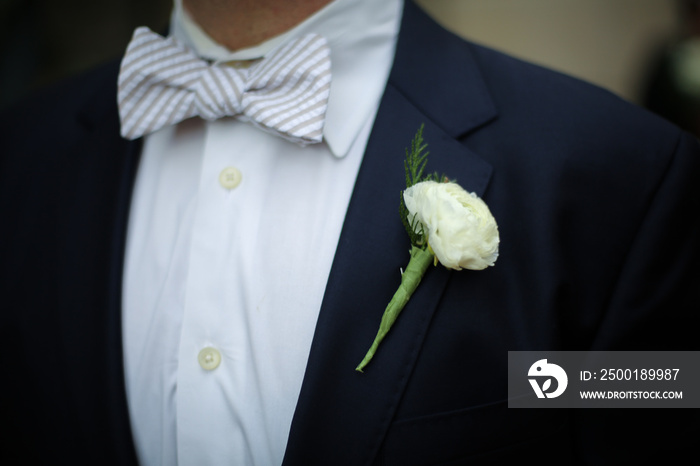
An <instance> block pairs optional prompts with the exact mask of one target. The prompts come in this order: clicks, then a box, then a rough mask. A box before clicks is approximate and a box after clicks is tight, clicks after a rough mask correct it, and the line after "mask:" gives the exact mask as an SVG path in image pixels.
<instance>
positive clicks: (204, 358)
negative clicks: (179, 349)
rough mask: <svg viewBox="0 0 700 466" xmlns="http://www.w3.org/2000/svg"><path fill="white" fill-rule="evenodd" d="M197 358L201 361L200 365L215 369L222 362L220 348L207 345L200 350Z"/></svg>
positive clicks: (211, 369) (203, 367)
mask: <svg viewBox="0 0 700 466" xmlns="http://www.w3.org/2000/svg"><path fill="white" fill-rule="evenodd" d="M197 360H198V361H199V365H200V366H202V369H204V370H207V371H213V370H214V369H216V368H217V367H219V364H220V363H221V353H219V350H217V349H216V348H212V347H211V346H207V347H206V348H204V349H202V351H200V352H199V356H197Z"/></svg>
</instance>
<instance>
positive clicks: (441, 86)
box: [284, 2, 496, 465]
mask: <svg viewBox="0 0 700 466" xmlns="http://www.w3.org/2000/svg"><path fill="white" fill-rule="evenodd" d="M435 44H439V45H438V47H439V49H438V50H437V51H436V50H434V48H435ZM495 117H496V110H495V106H494V105H493V102H492V100H491V98H490V96H489V94H488V91H487V89H486V85H485V83H484V81H483V79H482V77H481V75H480V73H479V70H478V67H477V64H476V62H475V60H474V57H473V56H472V54H471V51H470V46H469V45H468V44H466V43H465V42H463V41H462V40H460V39H458V38H456V37H454V36H452V35H451V34H449V33H447V32H446V31H445V30H443V29H442V28H441V27H439V26H438V25H437V24H435V23H434V22H433V21H432V20H430V19H429V18H428V17H427V16H425V14H424V13H422V12H421V11H420V10H419V9H418V8H417V7H416V6H415V5H413V4H412V3H411V2H407V4H406V6H405V9H404V15H403V18H402V26H401V32H400V35H399V41H398V44H397V52H396V57H395V62H394V65H393V69H392V72H391V75H390V79H389V83H388V85H387V88H386V90H385V94H384V96H383V98H382V103H381V105H380V108H379V112H378V114H377V118H376V120H375V124H374V128H373V132H372V135H371V136H370V139H369V142H368V146H367V150H366V152H365V157H364V159H363V163H362V166H361V168H360V172H359V174H358V178H357V182H356V185H355V190H354V192H353V197H352V199H351V202H350V206H349V208H348V212H347V214H346V220H345V224H344V227H343V231H342V234H341V237H340V240H339V243H338V248H337V251H336V257H335V260H334V263H333V267H332V269H331V273H330V276H329V280H328V285H327V288H326V294H325V296H324V300H323V305H322V308H321V312H320V315H319V319H318V323H317V326H316V333H315V335H314V340H313V343H312V347H311V353H310V356H309V361H308V365H307V370H306V374H305V378H304V382H303V385H302V389H301V394H300V397H299V402H298V404H297V410H296V412H295V415H294V419H293V422H292V428H291V432H290V437H289V442H288V446H287V451H286V454H285V461H284V464H285V465H293V464H338V465H342V464H352V465H361V464H370V463H372V461H373V460H374V458H375V457H376V455H377V453H378V451H379V447H380V445H381V442H382V439H383V438H384V436H385V434H386V432H387V429H388V427H389V425H390V423H391V421H392V418H393V416H394V414H395V412H396V409H397V407H398V404H399V401H400V399H401V395H402V393H403V391H404V389H405V387H406V384H407V383H408V381H409V379H410V376H411V373H412V371H413V369H414V366H415V364H416V361H417V359H418V356H419V352H420V347H421V344H422V341H423V339H424V337H425V335H426V332H427V328H428V325H429V323H430V320H431V317H432V315H433V312H434V311H435V309H436V307H437V304H438V302H439V300H440V296H441V295H442V292H443V290H444V289H445V286H446V285H447V282H448V279H449V276H450V273H449V272H448V271H447V270H446V269H444V268H443V267H436V268H431V269H429V270H428V272H427V273H426V276H425V277H424V279H423V281H422V283H421V284H420V286H419V288H418V290H417V291H416V292H415V294H414V295H413V297H412V298H411V300H410V301H409V303H408V305H407V306H406V307H405V308H404V310H403V312H402V314H401V316H400V317H399V319H398V321H397V323H396V324H395V325H394V327H393V328H392V330H391V332H390V334H389V335H388V336H387V338H386V339H385V340H384V341H383V342H382V344H381V346H380V348H379V351H378V352H377V354H376V356H375V358H374V360H373V361H372V362H371V363H370V364H369V366H368V367H367V368H366V370H365V372H364V373H359V372H356V371H355V370H354V368H355V367H356V365H357V364H358V363H359V362H360V360H361V359H362V357H363V356H364V354H365V352H366V351H367V349H368V348H369V346H370V344H371V342H372V340H373V338H374V336H375V334H376V332H377V329H378V326H379V321H380V319H381V315H382V313H383V311H384V308H385V306H386V304H387V303H388V302H389V300H390V299H391V297H392V295H393V293H394V292H395V291H396V289H397V287H398V284H399V282H400V272H399V270H400V268H402V267H405V266H406V264H407V263H408V258H409V256H408V249H409V247H410V244H409V242H408V238H407V235H406V233H405V231H404V230H403V226H402V225H401V221H400V219H399V217H398V204H399V194H400V192H401V190H402V189H403V188H405V181H404V180H405V178H404V173H403V160H404V155H405V153H404V148H406V147H408V146H409V145H410V141H411V139H412V138H413V135H414V134H415V132H416V130H417V129H418V127H419V126H420V125H421V124H425V129H424V138H425V140H426V141H427V142H428V144H429V146H428V150H429V151H430V155H429V157H428V158H429V162H428V165H429V166H428V169H429V170H430V171H438V172H440V173H442V172H444V173H445V174H446V175H448V176H450V177H451V178H456V179H457V180H458V181H459V183H460V185H462V186H463V187H464V188H465V189H467V190H468V191H474V192H476V193H477V194H479V195H483V194H484V192H485V191H486V188H487V185H488V180H489V178H490V176H491V171H492V169H491V166H490V165H489V164H488V163H486V162H484V161H483V160H482V159H481V158H479V156H477V155H476V154H474V153H472V152H471V151H469V150H468V149H467V148H466V147H464V146H463V145H462V144H461V143H460V142H459V141H457V140H456V139H455V138H456V137H458V136H462V135H465V134H467V133H469V132H470V131H473V130H475V129H476V128H478V127H480V126H482V125H484V124H486V123H488V122H489V121H490V120H492V119H494V118H495Z"/></svg>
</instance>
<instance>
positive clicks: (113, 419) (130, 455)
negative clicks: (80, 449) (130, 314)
mask: <svg viewBox="0 0 700 466" xmlns="http://www.w3.org/2000/svg"><path fill="white" fill-rule="evenodd" d="M116 65H118V63H116ZM117 70H118V67H116V66H114V67H111V68H107V71H105V72H104V75H103V76H102V78H103V79H102V80H101V81H100V83H102V85H103V87H102V88H100V89H97V90H96V91H95V92H94V96H96V98H94V99H91V100H89V101H88V102H89V103H88V104H87V105H86V106H85V108H84V109H83V111H82V112H81V113H80V114H79V115H78V118H77V120H78V123H79V125H80V126H81V127H82V129H83V131H84V137H83V138H82V140H81V145H80V148H79V150H80V155H79V157H82V158H83V160H85V161H86V162H85V163H94V164H99V167H97V168H94V167H93V168H91V169H90V170H88V171H89V172H90V173H104V174H105V179H104V185H105V189H104V190H102V191H101V192H102V193H103V194H102V198H101V201H100V202H99V204H100V205H101V208H100V210H103V211H104V212H105V213H104V218H103V220H104V221H105V222H108V223H109V226H108V227H107V228H101V229H100V230H99V232H96V235H103V236H102V237H101V238H100V240H99V241H96V243H97V244H100V245H107V246H106V248H107V249H108V250H107V251H105V252H99V253H96V252H95V251H82V255H83V256H85V257H91V256H92V255H94V254H99V255H101V256H102V255H104V256H105V257H108V260H106V261H104V263H102V264H100V267H101V268H100V270H99V271H95V273H94V276H95V277H96V281H95V284H94V285H93V288H94V289H95V290H96V292H95V293H96V295H97V296H99V299H100V300H101V301H102V302H101V304H102V306H103V307H102V309H104V311H105V313H104V314H101V315H100V316H99V318H97V317H93V320H94V319H98V320H99V324H97V325H95V324H92V325H90V326H89V328H90V332H98V335H99V337H97V338H94V340H100V341H101V342H102V347H101V351H100V357H101V358H102V361H100V363H99V364H95V365H93V367H101V368H103V370H104V372H103V373H102V374H101V377H96V379H97V380H100V383H102V384H103V385H102V387H104V393H105V394H106V399H107V400H108V403H106V406H104V412H103V413H101V414H100V415H101V416H104V417H105V418H106V421H107V422H106V425H108V426H109V429H110V432H109V433H108V438H109V439H110V440H111V442H110V446H111V447H112V448H113V451H112V452H106V453H105V454H106V455H107V456H109V457H110V458H111V460H113V462H114V464H120V465H134V464H136V463H137V460H136V453H135V449H134V445H133V440H132V435H131V427H130V423H129V414H128V408H127V400H126V391H125V381H124V366H123V351H122V332H121V302H122V300H121V291H122V269H123V264H124V253H125V245H126V232H127V223H128V217H129V208H130V203H131V194H132V191H133V184H134V180H135V176H136V169H137V166H138V162H139V158H140V153H141V141H142V140H141V139H139V140H136V141H126V140H124V139H123V138H122V137H121V136H119V117H118V112H117V109H116V101H114V100H113V99H110V100H109V101H107V100H106V99H102V98H100V97H99V96H109V95H113V91H111V89H112V88H113V87H114V83H116V75H117ZM106 87H109V88H110V89H109V90H106V89H104V88H106ZM110 91H111V92H110ZM90 161H94V162H90ZM86 202H88V203H93V204H94V203H95V202H96V200H95V199H88V200H86ZM81 210H83V211H85V212H89V211H90V210H89V207H85V208H82V209H81ZM86 215H90V214H86ZM95 215H96V214H95ZM76 256H78V255H77V254H76ZM99 277H107V282H106V283H104V282H103V281H102V280H99V279H98V278H99ZM68 309H69V310H72V311H71V312H70V313H66V314H65V315H64V316H63V317H64V319H63V324H64V325H65V326H66V328H67V329H68V328H73V327H75V325H79V324H80V322H77V323H74V322H72V321H73V319H75V316H74V314H75V308H74V307H72V306H69V307H68ZM91 309H92V308H91ZM90 314H91V315H94V314H95V313H94V309H92V312H90ZM66 331H68V330H66ZM69 344H71V345H73V346H74V347H75V352H76V353H80V352H81V351H83V350H84V347H86V346H88V345H83V342H82V340H80V339H73V340H71V341H70V342H69ZM83 377H84V375H83Z"/></svg>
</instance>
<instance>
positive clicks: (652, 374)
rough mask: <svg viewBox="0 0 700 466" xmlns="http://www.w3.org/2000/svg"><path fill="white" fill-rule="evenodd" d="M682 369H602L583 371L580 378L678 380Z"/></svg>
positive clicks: (584, 379)
mask: <svg viewBox="0 0 700 466" xmlns="http://www.w3.org/2000/svg"><path fill="white" fill-rule="evenodd" d="M679 371H680V369H601V370H600V377H598V372H591V371H581V372H580V378H581V380H583V381H586V380H609V381H614V380H676V379H677V377H678V372H679Z"/></svg>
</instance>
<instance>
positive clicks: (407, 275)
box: [355, 246, 434, 372]
mask: <svg viewBox="0 0 700 466" xmlns="http://www.w3.org/2000/svg"><path fill="white" fill-rule="evenodd" d="M433 257H434V256H433V254H432V253H431V252H429V251H427V250H425V249H421V248H418V247H416V246H413V247H411V259H410V260H409V261H408V266H407V267H406V270H405V271H404V273H403V275H401V284H400V285H399V289H398V290H396V293H394V296H393V297H392V298H391V301H389V304H388V305H387V307H386V309H385V310H384V315H382V321H381V322H380V324H379V331H378V332H377V336H376V337H375V338H374V342H373V343H372V346H371V347H370V348H369V351H367V354H366V355H365V357H364V359H363V360H362V362H361V363H360V364H359V365H358V366H357V367H356V368H355V370H356V371H359V372H362V369H364V368H365V366H367V364H369V362H370V361H371V360H372V358H373V357H374V354H375V353H376V352H377V348H378V347H379V344H380V343H381V342H382V340H383V339H384V337H385V336H386V335H387V333H389V329H390V328H391V326H392V325H393V324H394V322H396V319H397V318H398V317H399V313H400V312H401V311H402V310H403V308H404V306H406V303H408V300H409V299H410V298H411V295H412V294H413V292H414V291H416V288H418V284H419V283H420V281H421V279H422V278H423V275H425V272H426V270H428V267H429V266H430V264H432V263H433Z"/></svg>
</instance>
